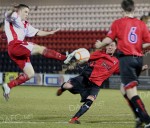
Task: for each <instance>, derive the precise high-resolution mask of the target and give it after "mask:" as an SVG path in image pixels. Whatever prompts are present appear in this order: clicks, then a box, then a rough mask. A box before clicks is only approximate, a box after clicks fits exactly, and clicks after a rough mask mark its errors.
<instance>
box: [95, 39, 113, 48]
mask: <svg viewBox="0 0 150 128" xmlns="http://www.w3.org/2000/svg"><path fill="white" fill-rule="evenodd" d="M112 42H113V40H112V39H111V38H109V37H106V38H104V39H103V41H102V42H101V41H99V40H97V41H96V43H95V48H99V49H102V48H104V47H105V46H107V45H109V44H110V43H112Z"/></svg>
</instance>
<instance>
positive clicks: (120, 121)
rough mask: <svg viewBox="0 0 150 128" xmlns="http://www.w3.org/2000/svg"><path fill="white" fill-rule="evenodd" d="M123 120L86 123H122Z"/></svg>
mask: <svg viewBox="0 0 150 128" xmlns="http://www.w3.org/2000/svg"><path fill="white" fill-rule="evenodd" d="M122 122H123V120H119V121H116V120H97V121H85V123H93V124H94V123H108V124H109V123H122Z"/></svg>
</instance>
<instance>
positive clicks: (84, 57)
mask: <svg viewBox="0 0 150 128" xmlns="http://www.w3.org/2000/svg"><path fill="white" fill-rule="evenodd" d="M75 58H76V60H77V61H78V62H79V63H84V62H87V61H88V60H89V58H90V53H89V51H88V50H87V49H85V48H79V49H77V50H76V52H75Z"/></svg>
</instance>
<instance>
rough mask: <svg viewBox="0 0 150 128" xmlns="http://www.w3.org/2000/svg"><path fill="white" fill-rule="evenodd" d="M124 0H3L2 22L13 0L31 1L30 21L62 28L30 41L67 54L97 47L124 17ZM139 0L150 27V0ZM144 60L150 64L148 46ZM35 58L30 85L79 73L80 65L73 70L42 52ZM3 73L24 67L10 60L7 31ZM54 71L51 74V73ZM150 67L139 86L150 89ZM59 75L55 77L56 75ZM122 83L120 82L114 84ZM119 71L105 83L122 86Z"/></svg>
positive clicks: (1, 52) (1, 44)
mask: <svg viewBox="0 0 150 128" xmlns="http://www.w3.org/2000/svg"><path fill="white" fill-rule="evenodd" d="M121 1H122V0H30V1H27V0H26V1H24V0H0V22H2V21H3V19H4V13H5V11H7V10H9V9H10V8H11V5H13V4H19V3H23V4H27V5H28V6H29V7H30V14H29V19H28V21H29V23H30V24H31V25H32V26H34V27H35V28H38V29H41V30H47V31H50V30H55V29H57V28H61V31H59V32H57V33H56V34H54V35H51V36H47V37H33V38H26V40H28V41H30V42H34V43H37V44H39V45H43V46H46V47H48V48H51V49H54V50H56V51H59V52H61V53H63V54H65V52H66V51H68V52H72V51H73V50H75V49H78V48H82V47H84V48H87V49H88V50H89V51H93V50H94V44H95V42H96V40H102V39H103V38H104V37H105V36H106V34H107V32H108V31H109V28H110V26H111V23H112V22H113V21H114V20H115V19H117V18H120V17H122V13H121V9H120V2H121ZM134 1H135V3H136V9H135V17H137V18H139V19H142V20H143V21H144V22H145V23H146V24H147V26H148V27H149V29H150V0H142V1H141V0H134ZM144 52H145V55H144V64H148V65H150V55H149V54H150V51H149V49H147V50H145V51H144ZM31 62H32V64H33V67H34V69H35V72H36V73H37V75H36V76H37V77H35V78H33V79H32V80H31V81H30V82H28V83H26V84H27V85H28V84H29V85H33V84H34V82H35V83H36V84H39V82H37V81H38V80H37V79H40V82H41V83H40V85H43V84H44V85H46V86H49V85H53V86H59V85H60V84H61V83H62V82H63V81H64V80H66V79H68V78H69V77H71V75H72V76H74V75H77V74H78V71H77V70H76V69H74V70H69V69H66V66H64V65H63V62H62V61H58V60H53V59H46V58H43V57H42V56H40V55H36V56H32V57H31ZM0 72H1V73H0V74H1V75H0V76H1V80H0V81H1V82H0V83H2V82H3V81H9V80H10V79H13V78H14V77H15V75H14V74H17V73H16V72H21V70H20V69H19V68H18V67H17V66H16V65H15V64H14V62H13V61H11V60H10V58H9V56H8V53H7V40H6V37H5V33H4V32H2V31H0ZM49 75H50V76H49ZM149 75H150V70H146V71H144V72H143V73H142V75H141V78H140V81H141V85H143V86H139V88H142V89H145V88H146V89H148V88H150V87H149V86H148V85H149V84H150V79H149ZM4 76H5V77H4ZM54 76H55V77H54ZM114 85H118V86H114ZM119 85H120V79H119V75H114V76H112V77H111V78H110V79H109V80H108V81H106V84H104V87H106V88H118V87H119Z"/></svg>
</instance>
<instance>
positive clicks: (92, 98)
mask: <svg viewBox="0 0 150 128" xmlns="http://www.w3.org/2000/svg"><path fill="white" fill-rule="evenodd" d="M87 99H89V100H91V101H94V100H95V99H96V97H95V96H93V95H89V96H88V97H87Z"/></svg>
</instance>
